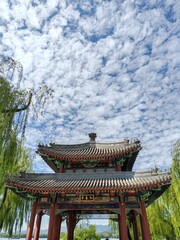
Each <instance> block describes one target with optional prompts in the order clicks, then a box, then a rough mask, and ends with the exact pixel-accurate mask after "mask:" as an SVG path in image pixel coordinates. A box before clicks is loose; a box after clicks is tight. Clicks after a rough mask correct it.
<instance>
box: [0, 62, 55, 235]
mask: <svg viewBox="0 0 180 240" xmlns="http://www.w3.org/2000/svg"><path fill="white" fill-rule="evenodd" d="M21 80H22V65H21V64H20V63H19V62H17V61H14V60H13V59H11V58H8V59H7V58H1V61H0V96H1V97H0V230H2V229H3V230H4V231H5V232H8V233H9V234H10V235H12V232H13V231H14V230H15V231H16V230H18V229H20V228H21V226H22V223H23V219H25V218H26V216H27V214H28V209H29V202H27V201H25V200H24V199H20V197H18V196H16V195H15V194H13V192H11V191H9V190H8V191H7V189H6V188H5V186H4V180H5V179H7V178H9V177H11V176H14V175H18V174H19V173H20V172H23V171H31V157H30V152H29V151H28V150H27V149H26V148H25V147H24V146H23V140H24V133H25V128H26V124H27V119H28V113H29V110H30V108H29V107H30V105H32V97H33V96H35V98H36V101H35V104H36V105H37V107H39V106H38V104H40V103H42V104H44V103H45V100H46V99H47V96H48V95H51V94H52V92H51V90H49V89H48V88H47V86H42V87H41V88H40V89H39V90H38V91H34V90H22V89H20V82H21ZM13 83H15V84H13ZM37 92H38V94H37ZM38 111H39V109H38Z"/></svg>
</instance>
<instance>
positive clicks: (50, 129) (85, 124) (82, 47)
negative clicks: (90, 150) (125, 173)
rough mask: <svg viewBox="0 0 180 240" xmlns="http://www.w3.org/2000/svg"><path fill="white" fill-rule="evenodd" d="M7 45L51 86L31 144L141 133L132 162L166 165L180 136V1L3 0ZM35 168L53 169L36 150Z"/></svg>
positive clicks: (0, 23)
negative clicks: (138, 150)
mask: <svg viewBox="0 0 180 240" xmlns="http://www.w3.org/2000/svg"><path fill="white" fill-rule="evenodd" d="M0 12H1V14H0V53H1V55H3V56H7V57H12V58H13V59H15V60H17V61H20V62H21V63H22V65H23V68H24V74H23V79H24V83H23V85H22V87H23V88H25V89H29V88H33V87H35V88H38V87H39V86H41V85H42V84H47V85H48V86H49V87H51V88H52V89H53V90H54V98H53V99H49V100H48V103H47V104H46V107H45V112H44V115H43V116H40V117H39V118H38V120H35V119H33V118H32V117H31V116H30V118H29V123H28V126H27V130H26V144H27V145H28V146H29V147H30V148H31V149H32V151H33V152H34V151H35V149H36V147H37V145H38V143H45V144H46V143H47V144H48V143H49V142H56V143H68V144H72V143H83V142H87V141H89V137H88V133H89V132H92V131H94V132H96V133H97V141H99V142H116V141H120V140H122V139H123V138H129V139H134V138H138V139H140V141H141V143H142V146H143V149H142V150H141V153H140V154H139V155H138V158H137V162H136V164H135V166H134V170H147V169H150V168H152V167H154V166H155V165H159V166H160V167H161V168H162V169H168V168H169V167H170V165H171V159H172V158H171V151H172V147H173V145H174V144H175V142H176V141H177V140H178V139H179V136H180V97H179V96H180V81H179V66H180V54H179V50H180V47H179V46H180V43H179V41H178V40H179V33H180V31H179V30H180V28H179V26H180V23H179V19H180V18H179V13H180V1H179V0H166V1H163V0H147V1H144V0H53V1H52V0H39V1H38V0H1V3H0ZM33 168H34V170H35V171H36V172H50V169H49V167H48V166H47V165H46V164H45V163H44V162H43V160H41V158H40V157H39V156H35V159H34V161H33Z"/></svg>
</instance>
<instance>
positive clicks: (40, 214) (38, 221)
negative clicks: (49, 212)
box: [34, 211, 43, 240]
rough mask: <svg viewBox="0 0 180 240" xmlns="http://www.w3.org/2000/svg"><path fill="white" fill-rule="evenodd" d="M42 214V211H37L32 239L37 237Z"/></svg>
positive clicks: (35, 239) (36, 239)
mask: <svg viewBox="0 0 180 240" xmlns="http://www.w3.org/2000/svg"><path fill="white" fill-rule="evenodd" d="M42 215H43V212H42V211H41V212H39V213H38V215H37V219H36V228H35V231H34V240H38V239H39V233H40V227H41V219H42Z"/></svg>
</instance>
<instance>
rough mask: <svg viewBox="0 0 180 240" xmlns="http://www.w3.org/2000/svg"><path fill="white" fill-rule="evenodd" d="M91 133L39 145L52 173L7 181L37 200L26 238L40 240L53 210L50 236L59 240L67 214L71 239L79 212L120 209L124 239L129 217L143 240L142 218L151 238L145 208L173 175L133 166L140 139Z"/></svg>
mask: <svg viewBox="0 0 180 240" xmlns="http://www.w3.org/2000/svg"><path fill="white" fill-rule="evenodd" d="M89 137H90V140H89V142H87V143H83V144H75V145H62V144H55V143H51V144H49V145H41V144H40V145H39V146H38V149H37V153H38V154H39V155H40V156H41V157H42V158H43V159H44V161H45V162H46V163H47V164H48V165H49V167H50V168H51V169H52V170H53V171H54V173H51V174H47V173H41V174H40V173H25V172H24V173H21V175H20V176H15V177H13V178H10V179H8V180H7V181H6V186H7V187H8V188H10V189H11V190H12V191H14V192H15V193H16V194H18V195H19V196H21V197H22V198H29V199H33V205H32V211H31V217H30V220H29V224H28V229H27V235H26V240H31V239H32V236H34V240H37V239H39V233H40V226H41V219H42V217H43V215H44V214H48V215H49V227H48V238H47V239H48V240H57V239H59V237H60V231H61V223H62V220H63V218H64V217H66V219H67V232H68V237H67V238H68V240H73V234H74V229H75V226H76V220H77V216H78V215H86V214H88V215H91V214H116V216H117V219H118V223H119V239H121V240H128V239H129V238H128V228H127V220H128V219H129V220H130V221H131V223H132V226H133V234H134V239H135V240H138V239H139V234H140V233H139V230H138V226H137V225H138V224H137V219H140V228H141V233H142V238H143V240H150V239H151V234H150V228H149V224H148V219H147V214H146V208H147V207H148V206H149V205H150V204H151V203H152V202H154V201H155V200H156V199H157V198H158V197H159V196H160V195H161V194H162V193H163V192H164V191H165V190H166V189H167V188H168V187H169V186H170V184H171V176H170V174H169V173H167V172H159V171H149V172H134V171H132V168H133V165H134V162H135V160H136V157H137V155H138V153H139V151H140V150H141V143H140V141H139V140H132V141H130V140H127V139H125V140H123V141H120V142H116V143H98V142H96V134H95V133H90V134H89ZM35 220H36V221H35Z"/></svg>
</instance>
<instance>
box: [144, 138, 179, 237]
mask: <svg viewBox="0 0 180 240" xmlns="http://www.w3.org/2000/svg"><path fill="white" fill-rule="evenodd" d="M171 176H172V185H171V186H170V187H169V189H168V190H167V191H166V192H165V193H164V194H163V195H162V196H161V197H160V198H159V199H157V200H156V201H155V202H154V203H153V204H152V205H151V206H150V207H149V208H148V211H147V212H148V218H149V223H150V228H151V234H152V239H154V240H156V239H157V240H161V239H168V240H174V239H180V221H179V214H178V212H179V209H180V185H179V184H180V142H177V144H176V146H175V148H174V151H173V164H172V168H171Z"/></svg>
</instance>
